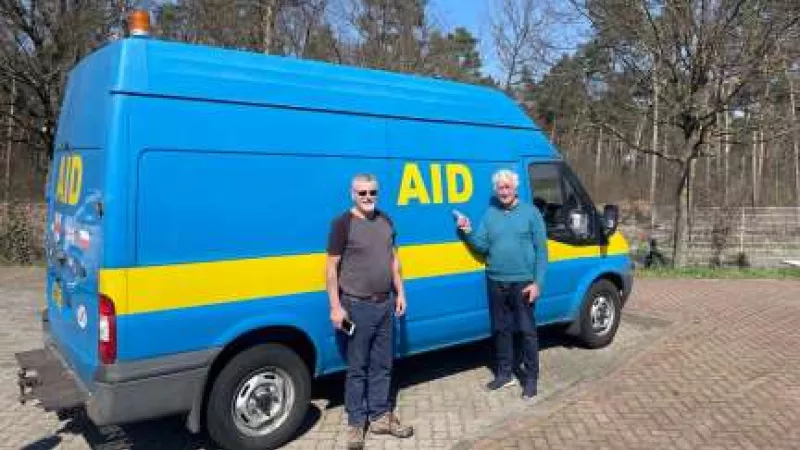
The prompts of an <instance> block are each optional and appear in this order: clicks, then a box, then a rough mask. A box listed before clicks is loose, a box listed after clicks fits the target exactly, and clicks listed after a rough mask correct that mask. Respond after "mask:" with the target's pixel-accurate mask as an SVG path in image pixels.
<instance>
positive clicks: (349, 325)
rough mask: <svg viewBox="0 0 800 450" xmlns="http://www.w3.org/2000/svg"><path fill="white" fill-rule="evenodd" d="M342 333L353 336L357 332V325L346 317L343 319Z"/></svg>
mask: <svg viewBox="0 0 800 450" xmlns="http://www.w3.org/2000/svg"><path fill="white" fill-rule="evenodd" d="M342 331H343V332H344V333H345V334H346V335H348V336H352V335H353V333H355V332H356V324H354V323H353V322H352V321H351V320H350V319H348V318H347V317H345V318H344V319H342Z"/></svg>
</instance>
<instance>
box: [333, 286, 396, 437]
mask: <svg viewBox="0 0 800 450" xmlns="http://www.w3.org/2000/svg"><path fill="white" fill-rule="evenodd" d="M341 302H342V307H344V309H345V310H346V311H347V315H348V317H349V318H350V320H351V321H353V323H355V325H356V330H355V333H353V335H352V336H347V377H346V380H345V387H344V404H345V410H346V411H347V422H348V423H349V424H350V425H363V424H364V423H366V421H367V419H369V420H371V421H374V420H377V419H379V418H380V417H381V416H383V415H384V414H386V413H387V412H388V411H390V410H391V398H390V395H391V394H390V389H391V381H392V363H393V362H394V351H393V336H392V334H393V329H394V328H393V324H392V318H393V317H394V316H393V314H394V301H393V300H391V299H389V300H386V301H383V302H381V303H373V302H369V301H364V300H359V299H357V298H353V297H350V296H348V295H345V294H343V295H342V297H341Z"/></svg>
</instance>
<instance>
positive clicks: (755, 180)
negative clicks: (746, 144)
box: [751, 130, 760, 207]
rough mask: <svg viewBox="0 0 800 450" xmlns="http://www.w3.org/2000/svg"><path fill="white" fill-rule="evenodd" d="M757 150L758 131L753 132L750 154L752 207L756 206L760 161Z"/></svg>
mask: <svg viewBox="0 0 800 450" xmlns="http://www.w3.org/2000/svg"><path fill="white" fill-rule="evenodd" d="M758 149H759V147H758V131H757V130H753V152H752V153H753V154H752V160H753V161H752V169H753V170H752V171H751V172H752V175H753V180H752V183H753V191H752V194H753V196H752V201H753V207H756V206H758V183H759V181H760V180H759V179H758V163H759V160H760V158H759V157H758Z"/></svg>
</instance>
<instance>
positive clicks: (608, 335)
mask: <svg viewBox="0 0 800 450" xmlns="http://www.w3.org/2000/svg"><path fill="white" fill-rule="evenodd" d="M621 304H622V303H621V301H620V294H619V289H617V287H616V286H615V285H614V283H612V282H610V281H608V280H597V281H595V282H594V283H593V284H592V286H591V287H590V288H589V291H588V292H586V295H585V296H584V300H583V305H582V306H581V315H580V318H579V319H578V320H579V321H580V323H579V329H580V331H579V333H578V340H579V341H580V342H581V344H583V345H584V346H586V347H588V348H602V347H605V346H607V345H608V344H610V343H611V341H613V340H614V336H615V335H616V334H617V328H619V323H620V319H621V318H622V308H621V307H620V305H621ZM593 310H594V311H593ZM593 314H594V319H593ZM608 314H610V315H611V317H610V318H608V317H607V315H608ZM604 316H605V317H606V320H607V321H608V323H607V324H606V325H605V326H602V327H600V325H599V324H602V323H603V322H604V320H603V318H604Z"/></svg>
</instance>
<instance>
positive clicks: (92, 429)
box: [22, 328, 574, 450]
mask: <svg viewBox="0 0 800 450" xmlns="http://www.w3.org/2000/svg"><path fill="white" fill-rule="evenodd" d="M560 331H561V329H560V328H540V330H539V341H540V343H539V345H540V351H546V350H547V349H549V348H553V347H561V348H571V347H573V346H574V345H573V343H572V341H571V340H570V339H569V338H568V337H566V336H564V335H563V333H561V332H560ZM493 359H494V358H493V346H492V343H491V341H490V340H482V341H478V342H473V343H468V344H463V345H459V346H455V347H450V348H447V349H444V350H437V351H433V352H429V353H425V354H422V355H417V356H412V357H409V358H406V359H403V360H398V361H397V362H396V363H395V379H396V380H397V384H398V386H399V388H400V389H404V388H407V387H409V386H414V385H417V384H422V383H428V382H431V381H434V380H437V379H440V378H444V377H448V376H451V375H454V374H457V373H460V372H463V371H468V370H473V369H476V368H479V367H492V366H493ZM343 394H344V375H343V374H342V373H339V374H334V375H329V376H325V377H322V378H320V379H318V380H317V381H316V382H315V383H314V389H313V392H312V400H324V401H326V402H327V408H328V409H330V408H335V407H338V406H341V405H342V402H343ZM321 417H322V411H320V409H319V407H318V406H316V405H313V404H312V405H310V407H309V411H308V413H307V414H306V417H305V418H304V420H303V423H302V424H301V426H300V429H299V430H298V431H297V433H296V434H295V436H294V437H293V438H292V440H296V439H298V438H300V437H302V436H304V435H305V434H306V433H308V432H309V431H310V430H311V429H312V428H314V426H315V425H316V424H317V422H318V421H319V420H320V418H321ZM69 435H82V436H83V437H84V439H85V440H86V442H87V443H88V444H89V446H91V448H93V449H95V450H122V449H130V450H145V449H147V450H159V449H170V450H172V449H183V450H200V449H216V448H218V447H216V446H215V445H214V444H213V443H212V442H211V440H210V439H209V438H208V436H207V435H206V434H205V433H200V434H197V435H195V434H192V433H190V432H189V431H188V430H186V428H185V426H184V417H182V416H174V417H167V418H161V419H153V420H149V421H145V422H139V423H135V424H127V425H120V426H103V427H97V426H95V425H94V424H92V423H91V421H89V420H88V419H87V418H86V417H85V412H84V411H83V410H82V409H77V410H75V411H72V412H71V414H70V415H69V416H68V418H67V421H66V422H65V423H64V426H63V427H62V428H61V429H60V430H58V431H57V432H56V433H55V434H54V435H50V436H47V437H45V438H42V439H39V440H37V441H35V442H32V443H30V444H28V445H26V446H25V447H23V448H22V450H51V449H54V448H58V447H60V446H61V445H62V444H64V441H65V440H67V439H68V438H67V436H69Z"/></svg>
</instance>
